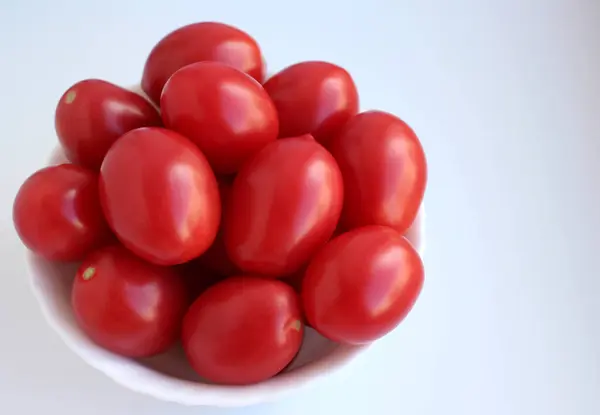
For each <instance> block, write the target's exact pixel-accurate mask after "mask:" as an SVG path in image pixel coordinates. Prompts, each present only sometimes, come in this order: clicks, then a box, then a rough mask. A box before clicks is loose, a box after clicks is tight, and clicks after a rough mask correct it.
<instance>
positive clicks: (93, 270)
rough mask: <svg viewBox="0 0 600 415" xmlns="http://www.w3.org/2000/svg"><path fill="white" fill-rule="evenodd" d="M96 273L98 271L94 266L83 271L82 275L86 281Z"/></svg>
mask: <svg viewBox="0 0 600 415" xmlns="http://www.w3.org/2000/svg"><path fill="white" fill-rule="evenodd" d="M95 273H96V268H94V267H87V268H86V269H85V271H83V274H82V275H81V277H82V278H83V279H84V280H85V281H87V280H89V279H91V278H92V277H93V276H94V274H95Z"/></svg>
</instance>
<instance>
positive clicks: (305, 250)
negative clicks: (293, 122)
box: [223, 138, 343, 277]
mask: <svg viewBox="0 0 600 415" xmlns="http://www.w3.org/2000/svg"><path fill="white" fill-rule="evenodd" d="M342 204H343V187H342V177H341V174H340V171H339V169H338V166H337V164H336V163H335V160H334V159H333V157H332V156H331V154H329V153H328V152H327V150H325V149H324V148H323V147H322V146H321V145H319V144H318V143H317V142H314V141H309V140H306V139H302V138H287V139H285V140H277V141H275V142H273V143H271V144H269V145H268V146H266V147H265V148H264V149H263V150H262V151H261V152H260V153H258V154H257V155H256V156H255V157H254V158H253V159H252V160H251V161H250V162H248V163H247V164H246V165H245V166H244V168H243V169H242V170H241V171H240V172H239V174H238V175H237V177H236V178H235V181H234V182H233V189H232V191H231V195H230V197H229V203H228V206H227V211H226V213H225V222H224V224H223V226H224V239H225V246H226V248H227V252H228V253H229V257H230V258H231V260H232V261H233V262H234V263H235V264H237V266H239V267H240V268H241V269H242V270H244V271H245V272H248V273H252V274H258V275H265V276H271V277H280V276H284V275H289V274H292V273H293V272H295V271H297V270H298V269H299V268H300V267H301V266H302V264H304V263H305V262H306V261H308V259H309V258H310V257H311V256H312V254H313V253H314V252H315V251H316V250H317V249H318V248H319V247H321V246H322V245H323V244H325V242H327V240H328V239H329V238H330V237H331V235H332V233H333V231H334V229H335V227H336V224H337V221H338V219H339V216H340V212H341V207H342Z"/></svg>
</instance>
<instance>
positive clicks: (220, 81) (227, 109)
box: [160, 62, 279, 174]
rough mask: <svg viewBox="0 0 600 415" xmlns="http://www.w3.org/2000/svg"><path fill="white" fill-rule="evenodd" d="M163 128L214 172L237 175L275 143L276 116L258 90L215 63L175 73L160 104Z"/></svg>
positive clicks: (256, 85)
mask: <svg viewBox="0 0 600 415" xmlns="http://www.w3.org/2000/svg"><path fill="white" fill-rule="evenodd" d="M160 106H161V110H162V117H163V121H164V123H165V126H167V127H168V128H170V129H172V130H174V131H177V132H179V133H181V134H183V135H184V136H186V137H188V138H189V139H190V140H192V141H193V142H195V143H196V144H197V145H198V147H200V149H201V150H202V152H203V153H204V155H205V156H206V158H207V159H208V161H209V162H210V164H211V166H212V167H213V169H214V170H215V172H217V173H220V174H230V173H235V172H237V171H238V170H239V168H240V166H241V165H242V164H243V163H244V162H245V161H246V160H247V159H248V158H250V157H251V156H253V155H254V154H255V153H256V152H257V151H259V150H260V149H261V148H263V147H264V146H265V145H266V144H267V143H269V142H271V141H274V140H276V139H277V133H278V131H279V126H278V121H277V111H276V109H275V106H274V105H273V102H272V101H271V99H270V98H269V96H268V95H267V93H266V92H265V91H264V89H263V88H262V86H261V85H260V84H259V83H258V82H256V81H255V80H254V79H252V78H251V77H249V76H248V75H246V74H244V73H242V72H240V71H238V70H237V69H234V68H231V67H229V66H227V65H224V64H222V63H218V62H200V63H195V64H192V65H188V66H186V67H185V68H183V69H180V70H179V71H177V72H176V73H175V74H174V75H173V76H172V77H171V78H170V79H169V81H168V82H167V84H166V85H165V88H164V89H163V93H162V96H161V99H160Z"/></svg>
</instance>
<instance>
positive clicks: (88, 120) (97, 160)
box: [55, 79, 162, 170]
mask: <svg viewBox="0 0 600 415" xmlns="http://www.w3.org/2000/svg"><path fill="white" fill-rule="evenodd" d="M161 123H162V121H161V119H160V115H159V113H158V111H156V109H155V108H154V107H153V106H152V105H151V104H150V103H149V102H148V101H146V100H145V99H144V98H142V97H141V96H139V95H137V94H136V93H134V92H131V91H128V90H127V89H124V88H121V87H119V86H117V85H113V84H111V83H108V82H105V81H101V80H99V79H87V80H85V81H81V82H78V83H76V84H75V85H73V86H72V87H71V88H69V89H68V90H67V92H65V93H64V95H63V96H62V97H61V98H60V101H59V102H58V105H57V107H56V116H55V127H56V134H57V135H58V139H59V140H60V143H61V144H62V146H63V148H64V151H65V154H66V155H67V158H68V159H69V160H71V161H72V162H73V163H76V164H80V165H82V166H84V167H88V168H90V169H93V170H99V169H100V165H101V164H102V160H103V159H104V156H105V155H106V152H107V151H108V149H109V148H110V146H111V145H112V144H113V143H114V142H115V141H116V140H117V138H119V137H121V136H122V135H123V134H125V133H126V132H128V131H131V130H133V129H135V128H139V127H148V126H159V125H161Z"/></svg>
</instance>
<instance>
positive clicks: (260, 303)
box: [182, 277, 304, 385]
mask: <svg viewBox="0 0 600 415" xmlns="http://www.w3.org/2000/svg"><path fill="white" fill-rule="evenodd" d="M303 331H304V328H303V325H302V314H301V311H300V301H299V299H298V297H297V295H296V293H295V292H294V290H293V289H292V288H291V287H289V286H288V285H287V284H285V283H283V282H281V281H276V280H266V279H261V278H256V277H232V278H229V279H226V280H225V281H222V282H220V283H217V284H216V285H213V286H212V287H211V288H209V289H208V290H207V291H205V292H204V293H203V294H201V295H200V297H198V299H197V300H196V301H195V302H194V304H192V306H191V307H190V309H189V311H188V313H187V314H186V316H185V318H184V321H183V332H182V341H183V348H184V350H185V352H186V355H187V357H188V359H189V361H190V363H191V365H192V367H193V368H194V369H195V370H196V372H198V374H200V376H202V377H204V378H206V379H208V380H210V381H212V382H215V383H221V384H235V385H244V384H251V383H256V382H260V381H262V380H266V379H268V378H270V377H272V376H274V375H276V374H277V373H279V372H280V371H282V370H283V369H284V368H285V367H286V366H287V365H288V363H289V362H291V361H292V359H293V358H294V356H295V355H296V353H298V350H299V349H300V344H301V343H302V336H303Z"/></svg>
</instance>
